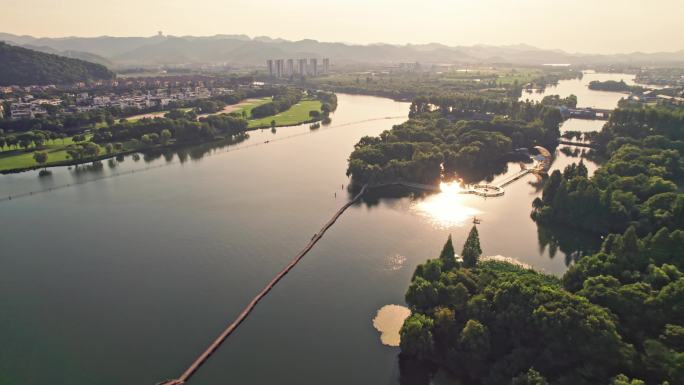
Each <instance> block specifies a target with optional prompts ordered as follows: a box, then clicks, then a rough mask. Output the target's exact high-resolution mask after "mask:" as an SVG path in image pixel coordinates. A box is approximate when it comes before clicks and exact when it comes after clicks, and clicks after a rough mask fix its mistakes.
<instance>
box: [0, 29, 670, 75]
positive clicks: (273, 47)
mask: <svg viewBox="0 0 684 385" xmlns="http://www.w3.org/2000/svg"><path fill="white" fill-rule="evenodd" d="M0 41H6V42H7V43H9V44H14V45H20V46H24V47H27V48H32V49H36V50H40V51H43V52H50V53H56V54H60V55H64V56H68V57H74V58H78V59H83V60H88V61H92V62H95V63H100V64H105V65H110V66H115V67H127V66H158V65H202V64H229V65H235V66H253V65H263V64H264V63H265V61H266V60H267V59H272V58H303V57H318V58H322V57H328V58H330V59H331V61H333V63H336V64H390V63H400V62H421V63H456V62H460V63H511V64H548V63H568V64H604V63H624V64H670V63H672V64H675V63H676V64H682V63H684V50H680V51H677V52H662V53H639V52H635V53H629V54H619V55H588V54H573V53H567V52H564V51H561V50H548V49H540V48H536V47H532V46H529V45H524V44H520V45H511V46H488V45H474V46H458V47H450V46H446V45H443V44H437V43H431V44H418V45H412V44H408V45H391V44H371V45H355V44H344V43H326V42H319V41H316V40H300V41H288V40H283V39H272V38H269V37H255V38H250V37H248V36H245V35H215V36H206V37H195V36H181V37H176V36H152V37H109V36H102V37H92V38H84V37H64V38H35V37H32V36H17V35H12V34H7V33H0Z"/></svg>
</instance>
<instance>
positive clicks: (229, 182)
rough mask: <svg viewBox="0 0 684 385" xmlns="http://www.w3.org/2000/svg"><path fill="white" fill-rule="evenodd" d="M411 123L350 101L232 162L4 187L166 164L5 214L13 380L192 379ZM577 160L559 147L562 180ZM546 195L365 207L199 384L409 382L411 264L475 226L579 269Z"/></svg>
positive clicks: (222, 155)
mask: <svg viewBox="0 0 684 385" xmlns="http://www.w3.org/2000/svg"><path fill="white" fill-rule="evenodd" d="M561 86H562V84H561V85H559V87H561ZM580 100H582V98H580ZM407 113H408V104H407V103H399V102H394V101H391V100H388V99H383V98H374V97H366V96H350V95H339V108H338V110H337V112H336V113H335V114H334V116H333V124H332V125H331V126H330V127H329V128H322V129H321V130H319V131H317V132H313V133H310V131H309V128H308V127H307V126H301V127H290V128H280V129H278V131H277V133H276V134H273V133H271V132H270V131H269V130H265V131H256V132H252V133H250V139H248V140H247V141H245V142H243V143H241V144H239V145H237V146H232V147H229V148H228V149H231V150H232V151H230V152H227V151H226V150H227V148H223V149H215V150H212V151H209V152H208V153H206V152H205V151H203V150H202V149H201V148H200V149H195V150H193V151H189V155H188V156H184V157H182V158H183V159H185V161H184V162H181V161H180V160H179V156H177V155H169V154H167V155H166V156H165V157H164V156H161V157H158V158H156V159H153V157H148V158H147V159H141V160H140V161H138V162H135V161H134V160H133V159H131V157H127V158H126V159H125V160H124V161H123V162H121V163H119V162H112V164H111V165H110V164H109V163H108V162H106V161H105V162H103V163H104V167H103V169H101V170H97V171H78V172H77V171H76V170H74V169H71V170H69V169H67V168H58V169H54V170H53V176H52V177H51V178H47V179H46V178H38V177H37V174H36V173H35V172H28V173H22V174H17V175H9V176H2V177H0V196H6V195H10V194H17V193H21V192H26V191H34V190H39V189H43V188H49V187H53V186H59V185H63V184H66V183H75V182H79V181H86V180H89V179H92V178H94V177H102V176H106V175H110V174H112V173H116V172H125V171H127V170H132V169H144V168H145V167H150V166H152V167H157V166H160V167H159V168H155V169H152V170H149V171H146V172H139V173H135V174H132V175H125V176H121V177H115V178H109V179H102V180H99V181H96V182H91V183H86V184H81V185H76V186H72V187H69V188H65V189H59V190H55V191H52V192H49V193H45V194H38V195H34V196H30V197H26V198H21V199H14V200H12V201H6V202H2V203H0V215H2V218H3V221H2V231H0V263H1V266H0V303H1V304H2V308H3V311H2V312H0V384H51V385H81V384H83V385H86V384H87V385H91V384H98V385H109V384H111V385H119V384H122V385H123V384H125V385H128V384H141V385H144V384H154V383H156V382H158V381H160V380H163V379H166V378H170V377H174V376H177V375H179V374H180V373H181V372H182V371H183V370H184V369H185V368H186V367H187V365H189V364H190V362H191V361H192V360H193V359H194V358H195V357H196V355H198V354H199V353H200V352H201V351H202V350H203V349H204V348H205V347H206V346H207V344H208V343H209V342H210V341H212V340H213V338H215V337H216V335H217V334H218V333H219V332H220V331H221V330H222V329H223V328H224V327H225V326H226V324H227V323H228V322H229V321H231V320H232V319H233V318H234V317H235V316H236V314H237V313H238V312H239V311H240V310H241V309H242V308H243V307H244V306H245V305H246V304H247V303H248V302H249V301H250V300H251V298H252V296H253V295H254V294H255V293H256V292H257V291H258V290H260V289H261V288H262V287H263V285H264V284H265V283H266V282H267V281H268V280H269V279H270V278H271V277H272V276H273V275H274V274H275V273H276V272H277V271H279V270H280V269H281V268H282V266H284V265H285V264H286V263H287V262H288V261H289V260H290V259H291V258H292V256H293V255H294V254H296V252H297V251H299V250H300V249H301V247H302V246H303V245H304V244H305V243H306V241H307V240H308V239H309V238H311V236H312V234H313V233H315V232H317V231H318V229H319V228H320V226H321V225H322V224H323V223H324V222H325V221H326V220H327V219H328V218H329V216H330V215H331V214H332V213H333V212H334V211H335V210H336V209H337V208H338V207H339V206H341V205H342V204H343V202H344V201H345V200H346V199H348V194H347V193H346V190H343V189H342V186H343V185H344V186H345V187H346V185H347V183H348V179H347V178H346V177H345V170H346V159H347V157H348V156H349V153H350V152H351V150H352V148H353V145H354V144H355V143H356V142H357V141H358V139H359V138H360V137H362V136H363V135H377V134H379V133H380V132H382V131H383V130H386V129H389V128H391V126H392V125H394V124H398V123H400V122H402V121H404V120H405V119H406V118H405V116H406V115H407ZM397 116H403V117H402V118H392V119H380V118H385V117H397ZM373 119H376V120H373ZM377 119H379V120H377ZM360 121H364V122H362V123H355V122H360ZM567 124H569V123H566V125H567ZM570 124H571V123H570ZM566 128H567V127H566ZM568 129H571V128H568ZM293 135H299V136H295V137H291V136H293ZM281 139H282V140H281ZM266 141H269V143H264V142H266ZM236 149H237V150H236ZM203 154H204V156H202V155H203ZM577 160H578V158H574V157H570V156H566V155H564V154H562V153H560V152H559V153H558V155H557V158H556V160H555V162H554V165H553V167H554V168H563V167H565V165H567V164H570V163H572V162H575V161H577ZM587 165H588V167H589V168H590V170H593V169H595V167H596V166H595V165H594V164H593V163H591V162H587ZM517 169H518V165H517V164H511V165H510V167H509V171H508V172H516V171H517ZM499 177H501V176H499ZM499 177H497V178H499ZM536 182H537V181H536V178H535V177H534V176H531V175H530V176H528V177H526V178H524V179H522V180H520V181H518V182H516V183H514V184H512V185H510V186H509V187H507V190H506V195H505V197H504V198H500V199H488V200H484V199H482V198H478V197H472V196H464V195H459V194H454V191H453V190H449V189H448V188H447V189H445V192H443V193H440V194H436V195H429V196H425V197H415V198H411V197H404V198H394V199H381V200H379V201H377V202H374V203H373V204H369V203H362V204H359V205H357V206H354V207H352V208H351V209H350V210H348V211H347V213H346V214H345V215H344V216H343V217H342V218H341V219H340V221H338V223H337V224H336V225H335V226H334V227H333V228H332V229H331V230H330V231H329V232H328V233H327V234H326V236H325V237H324V238H323V240H322V241H321V242H319V244H318V245H317V246H316V247H315V248H314V249H313V250H312V252H311V253H309V255H307V256H306V258H305V259H304V260H303V262H302V263H300V264H299V265H298V266H297V267H296V268H295V269H294V270H293V272H292V273H290V274H289V275H288V276H287V277H286V279H284V280H283V281H281V283H279V284H278V286H277V288H276V289H275V290H274V291H272V292H271V294H270V295H269V296H268V297H266V298H265V299H264V300H263V301H262V302H261V303H260V304H259V306H258V307H257V309H256V310H255V312H254V313H252V315H251V316H250V318H249V319H248V321H247V322H245V323H244V324H242V326H241V327H240V329H239V331H238V332H237V333H236V334H234V335H233V336H231V337H230V339H229V340H228V341H227V343H226V344H225V345H223V347H222V348H221V349H220V350H219V351H218V352H217V354H215V355H214V356H213V357H212V359H211V360H210V361H209V362H208V363H207V364H206V365H205V366H204V367H203V368H202V369H201V370H200V371H199V372H198V374H197V375H196V376H195V377H193V379H192V382H191V383H192V384H198V385H200V384H240V385H258V384H312V385H313V384H330V385H335V384H339V385H348V384H398V383H399V381H400V379H401V377H402V373H401V371H400V370H399V365H398V359H397V353H398V348H396V347H390V346H386V345H383V344H382V343H381V341H380V338H379V333H378V332H377V331H376V330H375V328H374V327H373V318H374V317H375V315H376V314H377V312H378V309H380V308H382V307H383V306H384V305H388V304H402V303H404V302H403V296H404V292H405V290H406V288H407V286H408V283H409V280H410V277H411V274H412V272H413V269H414V268H415V266H416V265H417V264H419V263H422V262H424V261H425V260H426V259H427V258H433V257H435V256H437V255H438V253H439V250H440V249H441V246H442V244H443V243H444V241H445V240H446V238H447V236H448V235H449V234H452V235H453V237H454V242H455V243H456V247H457V248H460V245H462V243H463V241H464V240H465V236H466V233H467V229H468V227H469V226H470V220H471V218H472V215H473V214H476V215H477V216H478V217H480V218H482V219H483V222H482V224H481V225H480V226H479V228H480V236H481V239H482V245H483V251H484V253H485V254H486V255H492V256H493V255H502V256H505V257H509V258H515V259H517V260H519V261H521V262H524V263H527V264H530V265H532V266H535V267H536V268H538V269H541V270H544V271H546V272H549V273H553V274H562V272H563V271H565V270H566V268H567V263H568V262H569V261H570V260H571V259H572V255H571V254H570V253H568V254H566V253H564V252H562V251H560V250H558V247H559V245H561V249H562V244H566V243H568V242H569V243H572V239H570V240H567V239H557V237H556V236H555V235H548V234H540V232H539V231H538V230H537V226H536V225H535V224H534V222H532V220H531V219H530V218H529V213H530V209H531V206H530V204H531V201H532V200H533V199H534V198H535V197H536V196H538V195H539V193H540V192H539V186H538V184H536ZM540 239H542V241H541V242H540ZM404 380H405V378H404Z"/></svg>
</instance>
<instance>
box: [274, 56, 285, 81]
mask: <svg viewBox="0 0 684 385" xmlns="http://www.w3.org/2000/svg"><path fill="white" fill-rule="evenodd" d="M275 62H276V77H277V78H281V77H283V73H284V72H285V68H284V67H285V66H284V61H283V59H278V60H276V61H275Z"/></svg>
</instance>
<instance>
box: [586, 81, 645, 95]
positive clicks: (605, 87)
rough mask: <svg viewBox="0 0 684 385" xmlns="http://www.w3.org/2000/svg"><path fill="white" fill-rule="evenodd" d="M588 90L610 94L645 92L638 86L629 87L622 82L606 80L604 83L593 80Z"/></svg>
mask: <svg viewBox="0 0 684 385" xmlns="http://www.w3.org/2000/svg"><path fill="white" fill-rule="evenodd" d="M589 89H590V90H595V91H611V92H638V93H641V92H643V91H644V90H645V88H644V87H640V86H630V85H629V84H627V83H625V81H624V80H620V81H619V82H618V81H615V80H606V81H604V82H601V81H598V80H594V81H592V82H590V83H589Z"/></svg>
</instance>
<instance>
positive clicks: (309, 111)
mask: <svg viewBox="0 0 684 385" xmlns="http://www.w3.org/2000/svg"><path fill="white" fill-rule="evenodd" d="M231 106H233V107H234V108H232V109H230V112H228V113H226V112H225V111H226V110H227V109H228V108H230V107H231ZM336 108H337V98H336V96H335V94H332V93H327V92H316V91H300V90H296V89H283V90H280V91H279V92H278V94H276V95H275V96H273V97H261V98H247V99H245V100H242V101H238V102H237V103H235V104H233V105H228V106H221V108H220V109H218V108H216V106H211V105H209V106H205V108H204V109H201V108H194V109H193V108H183V109H175V110H171V111H169V112H167V113H165V114H164V116H162V117H159V116H155V117H154V118H151V117H143V118H139V119H132V120H131V119H130V118H129V119H121V120H119V121H118V122H110V123H111V124H108V125H102V126H100V127H98V128H90V129H88V130H84V131H82V132H81V133H79V134H76V135H73V136H71V137H68V136H67V135H66V134H65V133H58V132H54V131H48V130H32V131H27V132H18V133H0V174H10V173H19V172H24V171H30V170H37V169H44V172H45V173H49V171H47V168H48V167H59V166H73V165H79V164H83V163H88V162H97V161H101V160H104V159H108V158H113V157H117V156H123V155H128V154H132V153H136V152H145V151H148V150H155V149H163V148H169V147H174V148H176V147H183V146H189V145H196V144H199V143H203V142H214V141H223V140H231V139H232V138H233V137H235V136H237V135H246V133H247V132H248V131H252V130H257V129H264V128H269V127H270V128H273V129H274V128H275V127H284V126H298V125H303V124H309V123H314V122H319V121H329V120H330V117H329V115H330V113H331V112H333V111H334V110H335V109H336ZM207 110H208V111H211V112H206V111H207Z"/></svg>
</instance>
